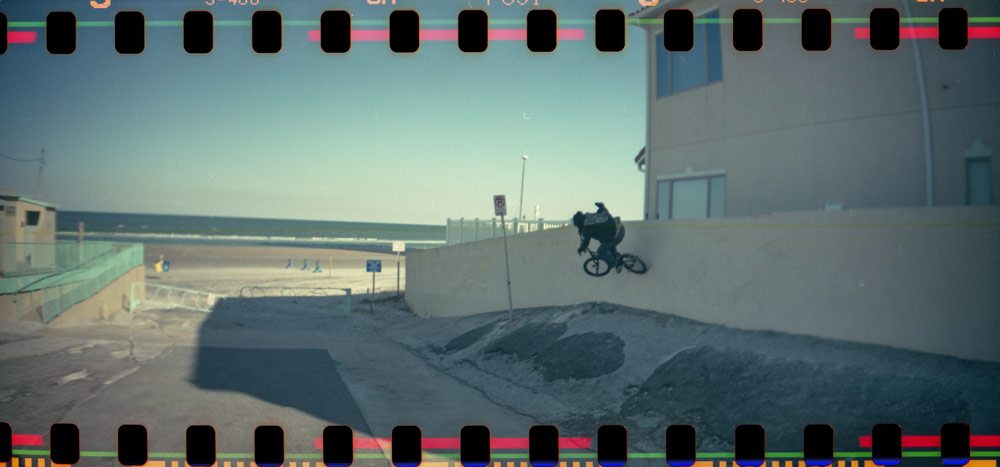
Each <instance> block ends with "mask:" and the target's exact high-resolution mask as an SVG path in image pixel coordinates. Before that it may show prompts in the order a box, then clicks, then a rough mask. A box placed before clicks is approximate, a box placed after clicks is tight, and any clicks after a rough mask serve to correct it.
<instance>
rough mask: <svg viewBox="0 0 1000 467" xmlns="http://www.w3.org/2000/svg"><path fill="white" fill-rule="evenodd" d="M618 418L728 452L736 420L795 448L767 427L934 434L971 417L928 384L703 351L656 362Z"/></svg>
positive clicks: (957, 397)
mask: <svg viewBox="0 0 1000 467" xmlns="http://www.w3.org/2000/svg"><path fill="white" fill-rule="evenodd" d="M620 414H621V416H622V418H624V419H630V418H635V417H653V418H657V419H660V420H663V424H662V427H661V428H663V429H666V425H667V424H668V423H667V422H668V421H669V422H670V423H688V424H691V425H694V426H696V427H698V431H699V438H701V443H700V444H701V445H702V446H704V447H705V448H708V449H721V450H729V449H732V430H733V427H735V426H736V425H739V424H743V423H756V424H760V425H763V426H765V427H767V428H768V432H767V438H768V443H774V444H775V445H779V446H794V445H796V444H797V443H801V440H802V433H801V431H799V430H792V431H787V430H780V429H778V430H776V429H773V428H776V427H782V426H792V427H804V426H806V425H809V424H812V423H827V424H830V425H832V426H834V427H835V428H836V432H837V433H845V434H847V433H851V434H853V433H865V432H869V431H870V430H871V421H872V420H884V421H886V422H891V423H898V424H900V425H902V426H904V427H906V428H905V429H906V431H907V432H909V433H936V432H937V431H938V430H939V429H940V427H941V423H942V422H943V421H945V420H968V419H969V417H970V413H969V404H968V402H967V401H966V400H965V398H964V397H963V395H962V393H961V392H960V391H958V390H955V389H951V388H948V387H946V386H945V385H943V384H941V383H940V382H937V381H934V380H931V379H927V378H921V377H899V376H894V375H890V374H878V373H872V372H869V371H866V370H864V369H863V368H858V367H831V366H827V365H817V364H811V363H806V362H802V361H793V360H785V359H772V358H767V357H764V356H762V355H760V354H756V353H753V352H736V351H732V350H728V349H727V350H718V349H714V348H711V347H707V346H700V347H694V348H689V349H685V350H682V351H680V352H678V353H677V354H675V355H673V356H672V357H670V358H669V359H668V360H667V361H665V362H663V364H661V365H660V366H659V367H657V368H656V369H655V370H654V371H653V373H652V374H650V375H649V377H648V378H646V380H645V381H643V383H642V384H640V385H639V386H638V388H637V391H636V392H635V393H634V394H632V395H631V396H630V397H628V398H627V399H625V401H624V402H623V403H622V408H621V412H620ZM840 441H842V443H853V442H856V438H855V439H851V437H849V436H845V437H843V439H841V440H840ZM841 445H842V446H843V445H845V444H841Z"/></svg>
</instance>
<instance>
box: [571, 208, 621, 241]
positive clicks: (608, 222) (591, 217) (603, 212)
mask: <svg viewBox="0 0 1000 467" xmlns="http://www.w3.org/2000/svg"><path fill="white" fill-rule="evenodd" d="M578 230H579V232H580V248H581V249H584V248H587V246H588V245H589V244H590V239H592V238H593V239H596V240H598V241H600V242H601V243H609V242H612V241H613V240H614V239H615V233H616V225H615V219H614V218H613V217H611V213H610V212H608V210H607V209H605V208H603V207H601V208H598V209H597V212H594V213H587V214H584V218H583V226H582V227H579V228H578Z"/></svg>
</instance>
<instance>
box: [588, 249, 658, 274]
mask: <svg viewBox="0 0 1000 467" xmlns="http://www.w3.org/2000/svg"><path fill="white" fill-rule="evenodd" d="M587 253H590V258H588V259H587V260H586V261H584V262H583V272H586V273H587V274H589V275H591V276H594V277H601V276H604V275H606V274H608V273H609V272H611V268H612V266H611V265H610V264H608V263H607V262H605V261H604V260H602V259H601V258H599V257H598V256H597V253H596V252H594V250H591V249H589V248H588V249H587ZM617 258H618V261H617V264H615V265H614V269H615V272H619V273H620V272H622V269H627V270H628V271H629V272H632V273H635V274H645V273H646V271H647V270H648V269H647V268H646V263H644V262H643V261H642V260H641V259H639V257H638V256H636V255H633V254H629V253H618V257H617Z"/></svg>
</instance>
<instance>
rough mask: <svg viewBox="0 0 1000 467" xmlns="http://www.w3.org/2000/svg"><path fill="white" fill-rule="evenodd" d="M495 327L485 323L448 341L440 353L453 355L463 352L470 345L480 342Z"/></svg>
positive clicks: (494, 324)
mask: <svg viewBox="0 0 1000 467" xmlns="http://www.w3.org/2000/svg"><path fill="white" fill-rule="evenodd" d="M495 327H496V323H487V324H484V325H482V326H479V327H478V328H475V329H473V330H471V331H468V332H465V333H464V334H462V335H460V336H458V337H456V338H454V339H452V340H450V341H448V343H447V344H445V345H444V349H442V351H443V352H446V353H454V352H457V351H459V350H465V349H466V348H468V347H469V346H470V345H472V344H475V343H476V342H479V341H481V340H482V339H483V338H484V337H486V335H487V334H489V333H490V332H492V331H493V328H495Z"/></svg>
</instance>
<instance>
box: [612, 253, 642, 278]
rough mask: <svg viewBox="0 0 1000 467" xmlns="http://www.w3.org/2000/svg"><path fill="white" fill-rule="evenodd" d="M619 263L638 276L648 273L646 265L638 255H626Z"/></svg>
mask: <svg viewBox="0 0 1000 467" xmlns="http://www.w3.org/2000/svg"><path fill="white" fill-rule="evenodd" d="M618 261H619V262H620V263H621V264H622V266H624V267H625V269H628V270H629V271H632V272H634V273H636V274H645V273H646V271H647V269H646V263H644V262H642V260H641V259H639V257H638V256H636V255H630V254H628V253H625V254H623V255H622V257H621V259H619V260H618Z"/></svg>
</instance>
